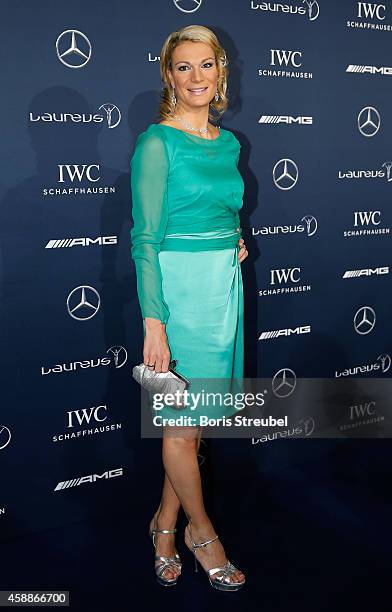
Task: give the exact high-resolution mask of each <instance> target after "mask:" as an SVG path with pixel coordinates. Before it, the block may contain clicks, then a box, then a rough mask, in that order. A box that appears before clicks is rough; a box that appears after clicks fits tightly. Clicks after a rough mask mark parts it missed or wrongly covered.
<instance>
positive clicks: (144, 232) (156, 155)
mask: <svg viewBox="0 0 392 612" xmlns="http://www.w3.org/2000/svg"><path fill="white" fill-rule="evenodd" d="M130 165H131V192H132V217H133V222H134V224H133V227H132V229H131V233H130V235H131V245H132V246H131V256H132V259H133V260H134V262H135V268H136V279H137V294H138V299H139V304H140V309H141V312H142V316H143V318H145V317H152V318H154V319H159V320H160V321H161V322H162V323H165V324H166V322H167V320H168V318H169V316H170V313H169V308H168V306H167V304H166V302H165V300H164V297H163V291H162V273H161V268H160V264H159V258H158V253H159V251H160V245H161V242H162V240H163V238H164V236H165V230H166V225H167V220H168V205H167V177H168V172H169V157H168V153H167V150H166V145H165V142H164V141H163V140H162V139H161V138H160V136H158V135H156V134H152V133H148V132H143V133H142V134H140V135H139V137H138V139H137V142H136V147H135V150H134V153H133V156H132V159H131V162H130Z"/></svg>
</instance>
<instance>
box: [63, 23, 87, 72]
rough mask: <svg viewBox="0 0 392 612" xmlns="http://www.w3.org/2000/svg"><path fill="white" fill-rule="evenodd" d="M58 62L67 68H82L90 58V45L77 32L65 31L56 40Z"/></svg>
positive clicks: (82, 35) (81, 33) (81, 34)
mask: <svg viewBox="0 0 392 612" xmlns="http://www.w3.org/2000/svg"><path fill="white" fill-rule="evenodd" d="M56 52H57V57H58V58H59V60H60V62H62V63H63V64H64V66H67V67H68V68H83V66H85V65H86V64H87V62H88V61H89V60H90V57H91V43H90V41H89V39H88V38H87V36H86V35H85V34H83V32H79V30H65V32H62V33H61V34H60V36H59V37H58V39H57V40H56Z"/></svg>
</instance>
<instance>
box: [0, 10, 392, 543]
mask: <svg viewBox="0 0 392 612" xmlns="http://www.w3.org/2000/svg"><path fill="white" fill-rule="evenodd" d="M2 15H3V18H2V24H1V29H2V36H1V39H2V43H1V44H2V46H3V47H4V48H3V57H4V60H5V61H4V62H3V94H2V99H1V104H2V107H3V109H2V134H3V135H2V138H1V141H0V150H1V182H0V195H1V204H0V233H1V242H0V249H1V251H0V274H1V343H2V351H1V357H0V359H1V373H2V385H1V395H2V401H1V413H0V466H1V475H0V487H1V488H0V534H1V535H0V537H1V538H8V537H12V536H14V535H18V534H23V533H28V532H33V531H37V530H39V529H43V528H46V527H54V526H56V525H61V524H64V523H67V522H72V521H77V520H84V519H86V518H88V517H90V516H96V515H102V516H105V515H110V516H112V515H113V514H115V513H117V512H118V513H119V512H127V513H129V514H130V516H131V515H132V512H135V491H138V494H141V495H140V497H141V498H143V499H145V500H147V501H148V502H149V503H150V502H152V500H155V501H156V495H155V493H156V491H158V488H157V487H159V483H160V482H161V476H162V473H161V472H160V468H159V470H158V469H157V467H156V465H157V463H156V462H158V461H159V460H160V455H159V449H158V446H159V443H158V442H157V441H155V442H154V441H149V440H143V439H141V438H140V394H139V388H138V385H137V384H136V383H135V382H134V381H133V380H132V378H131V368H132V366H133V365H135V364H136V363H140V362H141V361H142V346H143V331H142V319H141V313H140V309H139V304H138V301H137V294H136V277H135V269H134V264H133V262H132V260H131V257H130V235H129V232H130V229H131V223H132V221H131V194H130V175H129V170H130V169H129V161H130V157H131V155H132V152H133V148H134V144H135V140H136V138H137V136H138V134H139V133H140V132H142V131H143V130H144V129H146V127H147V126H148V125H149V124H150V123H151V122H153V121H156V120H157V109H158V100H159V92H160V89H161V87H162V83H161V81H160V74H159V54H160V49H161V46H162V44H163V42H164V40H165V38H166V37H167V36H168V34H169V33H170V32H172V31H174V30H176V29H178V28H180V27H182V26H184V25H190V24H202V25H206V26H208V27H210V28H211V29H212V30H214V32H215V33H216V34H217V36H218V38H219V39H220V41H221V43H222V45H223V47H224V48H225V50H226V54H227V57H228V60H229V90H228V93H229V97H230V108H229V110H228V111H227V112H226V113H225V115H224V116H223V117H222V119H221V120H220V122H219V123H220V125H221V126H222V127H224V128H225V129H229V130H232V131H233V132H234V133H235V135H236V136H237V138H238V139H239V140H240V142H241V145H242V149H241V158H240V164H239V167H240V171H241V173H242V176H243V178H244V181H245V186H246V189H245V196H244V205H243V209H242V210H241V217H240V218H241V226H242V228H243V236H244V238H245V241H246V244H247V248H248V251H249V257H248V258H247V260H246V261H245V262H244V263H243V265H242V274H243V278H244V290H245V299H246V363H245V366H246V367H245V376H247V377H270V378H271V385H272V390H273V389H274V388H278V387H279V388H281V385H282V384H285V385H287V388H289V389H291V391H292V389H293V388H294V386H295V384H296V380H297V379H298V378H302V377H323V378H326V379H328V378H329V379H338V378H352V379H360V378H363V377H388V376H390V375H391V357H390V354H391V325H390V322H391V316H390V315H391V283H390V257H391V237H390V228H391V225H392V215H391V209H392V203H391V190H392V151H391V135H392V114H391V107H392V86H391V85H392V64H391V62H392V59H391V56H390V52H389V50H390V45H391V35H392V6H391V4H390V3H389V2H388V3H374V2H356V1H354V0H345V1H344V2H341V1H338V0H334V1H331V0H319V1H318V2H317V1H315V0H306V1H305V0H304V1H301V0H287V1H286V2H282V3H280V2H279V3H278V2H257V1H255V0H161V1H160V2H155V1H153V0H143V1H141V0H132V1H128V2H126V1H125V0H113V1H112V2H110V3H108V2H103V1H101V0H96V1H94V2H93V1H91V0H85V1H84V2H83V3H80V2H76V1H74V0H70V1H69V2H67V3H60V2H49V1H47V0H41V2H39V3H38V4H37V3H30V2H27V1H26V2H19V3H16V4H15V3H11V2H9V1H6V2H5V5H4V7H3V11H2ZM191 273H192V272H191V271H190V274H191ZM201 333H202V330H201ZM274 386H275V387H274ZM291 391H290V392H291ZM345 410H346V411H347V423H350V422H351V423H353V424H355V425H356V426H358V427H359V426H360V423H361V420H366V419H370V418H371V417H375V416H376V415H377V406H375V403H374V402H372V398H371V397H369V396H368V397H366V398H364V397H362V396H359V397H358V401H357V402H356V403H355V410H354V409H353V406H352V403H351V404H350V403H348V404H347V406H346V407H345ZM311 414H312V413H311V409H309V415H310V416H311ZM314 416H315V415H314V414H313V417H314ZM309 418H310V417H309ZM358 427H357V428H358ZM306 428H309V429H306ZM313 428H314V421H312V420H311V419H310V420H309V419H308V420H306V421H304V422H303V423H302V426H301V425H300V424H298V427H297V428H296V430H295V431H291V432H286V434H284V432H282V435H286V437H296V436H297V437H301V436H302V437H303V436H304V435H305V436H306V435H309V436H311V433H312V430H313ZM255 442H258V441H257V440H246V439H244V440H240V441H238V440H237V441H235V442H231V441H230V440H225V441H222V440H221V441H219V444H218V442H217V443H216V444H217V446H216V449H218V448H219V449H222V454H223V455H225V454H226V456H227V454H230V457H231V458H233V457H237V458H238V457H241V464H242V465H244V464H246V462H247V461H248V460H250V459H249V458H251V459H252V461H253V462H254V465H255V466H256V473H255V478H257V473H258V472H257V470H261V469H262V468H261V464H263V465H264V466H265V465H268V469H269V470H272V469H273V459H272V458H271V456H270V457H269V459H268V456H269V455H268V453H271V450H270V449H271V448H275V446H276V447H278V445H279V444H285V443H286V442H275V441H274V440H269V441H267V442H268V444H262V443H260V444H255ZM260 442H263V441H261V440H260ZM319 442H320V445H321V442H322V441H319ZM298 443H299V440H298ZM212 444H214V441H212ZM288 444H291V442H290V443H288ZM313 444H314V442H313ZM305 447H306V442H305V441H304V440H302V441H301V449H302V450H301V453H302V455H303V456H304V455H306V452H307V451H306V449H305ZM261 448H263V453H264V454H263V460H262V459H261V453H260V449H261ZM279 448H281V449H282V448H283V447H282V446H280V447H279ZM320 448H321V446H320ZM313 451H314V446H313ZM217 452H218V451H217ZM274 452H275V451H274ZM320 452H321V451H320ZM277 454H279V453H277ZM281 457H285V459H282V458H280V459H279V461H281V463H280V469H283V467H282V462H284V461H285V460H286V461H287V462H288V461H289V460H290V458H291V460H293V455H292V454H288V453H287V451H285V452H284V453H282V455H281ZM276 460H277V459H276ZM151 474H153V475H154V478H155V479H156V487H155V493H152V492H151V490H150V487H147V484H145V483H147V482H148V483H150V484H151V482H152V481H151V478H150V476H151ZM254 484H255V483H254V482H253V485H252V486H253V487H254ZM222 486H223V487H224V485H222ZM249 486H251V483H250V484H249ZM242 493H243V495H244V494H245V495H246V491H243V492H242ZM223 494H224V496H225V499H226V501H227V496H229V497H230V495H233V493H232V489H231V487H230V488H228V489H227V490H226V491H223ZM251 495H252V494H251V491H249V496H251ZM229 501H230V500H229Z"/></svg>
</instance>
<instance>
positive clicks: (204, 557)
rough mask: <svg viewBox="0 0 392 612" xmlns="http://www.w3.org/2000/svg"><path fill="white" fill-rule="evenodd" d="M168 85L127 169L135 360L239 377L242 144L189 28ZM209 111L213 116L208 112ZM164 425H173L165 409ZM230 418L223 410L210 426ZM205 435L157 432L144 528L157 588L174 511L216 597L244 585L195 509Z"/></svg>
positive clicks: (217, 71) (170, 45) (196, 31)
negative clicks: (137, 342)
mask: <svg viewBox="0 0 392 612" xmlns="http://www.w3.org/2000/svg"><path fill="white" fill-rule="evenodd" d="M160 68H161V78H162V80H163V82H164V83H165V86H164V88H163V91H162V98H161V104H160V113H159V114H160V119H161V121H160V122H159V123H155V124H150V125H149V126H148V128H147V129H146V131H144V132H143V133H142V134H140V135H139V137H138V139H137V142H136V146H135V150H134V154H133V157H132V160H131V189H132V202H133V205H132V216H133V221H134V225H133V228H132V230H131V240H132V249H131V253H132V258H133V259H134V261H135V266H136V275H137V291H138V298H139V303H140V307H141V311H142V316H143V331H144V348H143V361H144V364H146V365H147V366H149V367H150V368H153V369H155V371H156V372H167V371H168V365H169V361H170V359H176V360H177V370H178V372H179V373H180V374H182V375H184V376H185V377H187V378H189V379H191V380H192V379H193V378H200V379H201V378H203V377H210V378H214V377H215V378H220V377H222V378H230V377H233V378H241V377H242V376H243V287H242V275H241V268H240V265H239V264H240V263H241V262H242V261H243V260H244V259H245V258H246V257H247V255H248V253H247V250H246V248H245V244H244V241H243V239H242V238H241V227H240V222H239V215H238V210H239V209H240V208H241V207H242V197H243V191H244V183H243V180H242V177H241V175H240V173H239V171H238V167H237V165H238V158H239V153H240V143H239V141H238V140H237V138H236V137H235V136H234V134H233V133H232V132H230V131H228V130H223V129H222V130H221V129H220V128H217V127H216V126H214V125H213V124H212V123H210V122H209V119H211V118H212V114H211V113H212V110H214V111H216V112H217V113H218V115H219V116H220V115H222V114H223V112H224V111H225V110H226V108H227V105H228V101H227V97H226V89H227V58H226V54H225V51H224V49H223V48H222V47H221V45H220V43H219V41H218V39H217V37H216V36H215V34H214V33H213V32H212V31H211V30H209V29H208V28H206V27H204V26H196V25H191V26H187V27H184V28H182V29H181V30H179V31H177V32H173V33H172V34H170V35H169V36H168V38H167V39H166V41H165V43H164V45H163V47H162V51H161V55H160ZM210 107H211V108H210ZM160 414H161V416H169V417H170V416H178V410H176V409H175V408H171V407H169V406H165V407H164V408H163V410H162V411H161V412H160ZM216 414H220V415H221V416H222V415H224V414H226V412H225V409H224V408H223V407H218V408H216V410H215V413H214V416H216ZM201 431H202V429H201V427H199V426H195V427H193V426H190V427H182V428H179V427H177V428H174V435H173V428H171V427H169V426H166V427H164V433H163V441H162V459H163V464H164V467H165V481H164V485H163V493H162V499H161V502H160V505H159V508H158V510H157V511H156V513H155V515H154V517H153V519H152V521H151V523H150V530H149V532H150V536H151V537H152V539H153V544H154V547H155V552H156V555H155V572H156V575H157V579H158V582H160V583H161V584H163V585H165V586H168V585H174V584H176V582H177V578H178V576H179V574H180V573H181V561H180V557H179V555H178V553H177V550H176V548H175V541H174V534H175V533H176V528H175V525H176V521H177V515H178V511H179V509H180V506H182V507H183V509H184V511H185V514H186V516H187V518H188V525H187V526H186V528H185V533H184V538H185V543H186V546H187V547H188V548H189V550H191V551H192V552H193V554H194V558H195V569H196V571H197V561H199V563H200V564H201V565H202V567H203V569H204V570H205V572H206V573H207V575H208V577H209V581H210V583H211V585H212V586H213V587H215V588H218V589H221V590H227V591H228V590H237V589H239V588H240V587H241V586H243V584H244V582H245V576H244V574H243V573H242V572H241V571H240V570H239V569H237V568H236V567H235V566H234V565H233V564H232V563H230V561H228V559H227V557H226V555H225V551H224V548H223V546H222V544H221V542H220V541H219V536H218V535H217V534H216V533H215V529H214V527H213V525H212V523H211V521H210V519H209V517H208V515H207V513H206V510H205V508H204V504H203V496H202V487H201V480H200V471H199V465H198V461H197V453H198V449H199V444H200V436H201Z"/></svg>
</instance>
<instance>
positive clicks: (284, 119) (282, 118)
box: [259, 115, 313, 125]
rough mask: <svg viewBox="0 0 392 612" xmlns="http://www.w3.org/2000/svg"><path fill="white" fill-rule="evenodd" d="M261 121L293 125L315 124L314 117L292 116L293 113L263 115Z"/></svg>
mask: <svg viewBox="0 0 392 612" xmlns="http://www.w3.org/2000/svg"><path fill="white" fill-rule="evenodd" d="M259 123H286V124H287V125H292V124H293V123H297V124H298V125H313V117H306V116H303V117H301V116H299V117H291V115H261V117H260V119H259Z"/></svg>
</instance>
